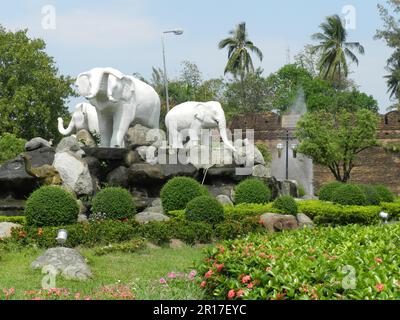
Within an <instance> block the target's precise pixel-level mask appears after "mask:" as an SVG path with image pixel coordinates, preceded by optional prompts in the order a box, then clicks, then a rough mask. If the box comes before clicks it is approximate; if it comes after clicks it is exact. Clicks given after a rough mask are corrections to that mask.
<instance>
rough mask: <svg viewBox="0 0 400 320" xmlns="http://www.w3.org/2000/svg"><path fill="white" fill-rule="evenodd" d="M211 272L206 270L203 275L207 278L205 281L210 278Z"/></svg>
mask: <svg viewBox="0 0 400 320" xmlns="http://www.w3.org/2000/svg"><path fill="white" fill-rule="evenodd" d="M213 273H214V272H213V271H212V270H211V269H210V270H208V272H207V273H206V274H205V277H206V278H207V279H209V278H211V276H212V275H213Z"/></svg>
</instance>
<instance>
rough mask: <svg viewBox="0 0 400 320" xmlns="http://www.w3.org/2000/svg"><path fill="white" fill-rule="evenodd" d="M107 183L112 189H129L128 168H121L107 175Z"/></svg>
mask: <svg viewBox="0 0 400 320" xmlns="http://www.w3.org/2000/svg"><path fill="white" fill-rule="evenodd" d="M107 183H108V185H109V186H111V187H123V188H128V186H129V179H128V168H126V167H122V166H121V167H118V168H117V169H115V170H113V171H111V172H110V173H109V174H108V175H107Z"/></svg>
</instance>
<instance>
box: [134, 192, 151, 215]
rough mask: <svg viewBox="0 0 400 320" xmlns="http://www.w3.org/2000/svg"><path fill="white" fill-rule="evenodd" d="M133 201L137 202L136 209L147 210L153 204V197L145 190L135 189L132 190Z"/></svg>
mask: <svg viewBox="0 0 400 320" xmlns="http://www.w3.org/2000/svg"><path fill="white" fill-rule="evenodd" d="M132 197H133V201H134V202H135V206H136V209H137V210H138V211H139V212H140V211H143V210H145V209H146V208H148V207H149V206H150V205H151V201H152V200H151V199H150V198H149V195H148V194H147V192H146V191H144V190H137V189H134V190H133V191H132Z"/></svg>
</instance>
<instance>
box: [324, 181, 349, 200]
mask: <svg viewBox="0 0 400 320" xmlns="http://www.w3.org/2000/svg"><path fill="white" fill-rule="evenodd" d="M342 185H343V183H341V182H338V181H334V182H330V183H327V184H325V185H324V186H322V188H321V189H320V190H319V194H318V197H319V200H322V201H333V194H334V192H335V190H336V189H337V188H340V187H341V186H342Z"/></svg>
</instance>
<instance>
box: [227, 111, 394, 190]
mask: <svg viewBox="0 0 400 320" xmlns="http://www.w3.org/2000/svg"><path fill="white" fill-rule="evenodd" d="M230 129H231V130H234V129H242V130H243V131H244V132H245V130H246V129H254V130H255V132H254V135H255V137H254V138H255V140H256V141H258V142H262V141H264V142H265V144H266V145H268V146H269V147H270V149H271V151H272V153H273V155H274V154H275V153H276V150H275V149H276V145H277V143H278V142H280V141H281V140H280V139H281V137H283V136H284V133H285V130H284V129H283V128H282V127H281V118H280V117H279V116H278V115H277V114H275V113H272V112H268V113H265V114H251V115H243V116H237V117H236V118H234V119H233V120H232V121H231V123H230ZM378 138H379V139H380V141H381V142H399V143H400V112H398V111H393V112H389V113H387V114H385V115H381V123H380V125H379V129H378ZM274 158H275V157H274ZM272 174H274V172H272ZM331 180H334V177H333V175H332V174H331V172H330V171H329V169H326V168H324V167H321V166H319V165H314V168H313V181H314V188H315V190H316V191H317V190H318V189H319V188H320V187H321V185H323V184H325V183H326V182H328V181H331ZM351 181H352V182H356V183H368V184H384V185H386V186H388V187H389V188H390V189H391V190H392V191H393V192H395V193H396V194H399V195H400V154H395V153H391V152H388V151H385V150H384V149H383V148H381V147H375V148H370V149H368V150H365V151H364V152H362V153H361V154H360V156H359V158H358V160H357V163H356V167H355V168H354V169H353V171H352V180H351Z"/></svg>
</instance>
